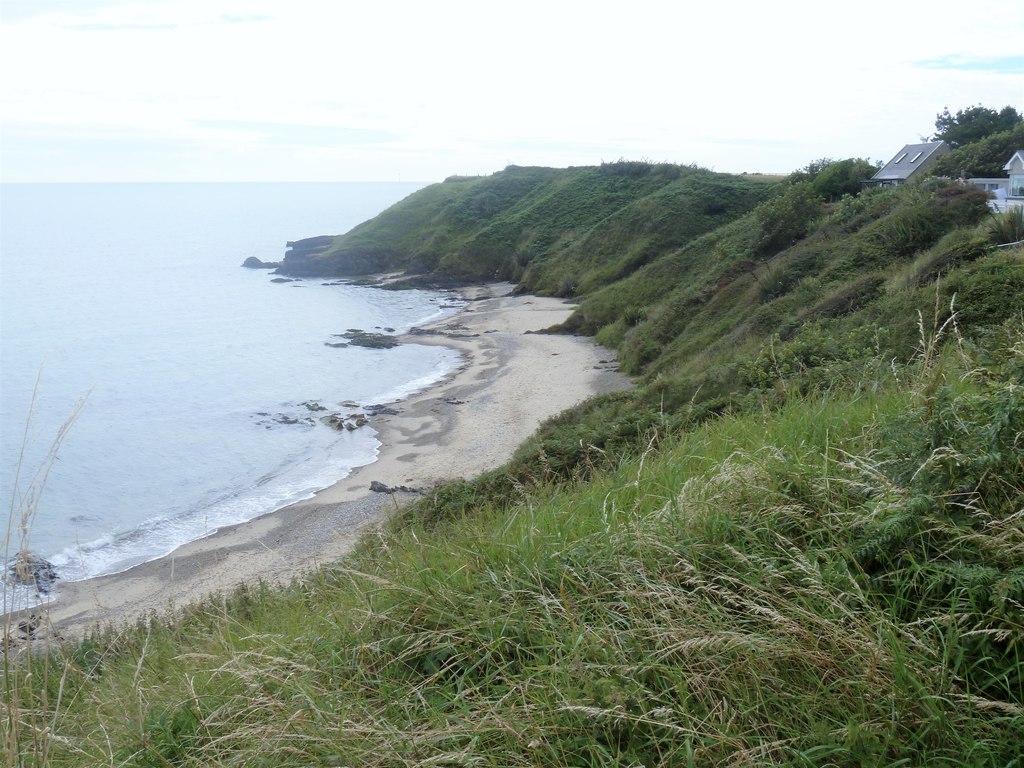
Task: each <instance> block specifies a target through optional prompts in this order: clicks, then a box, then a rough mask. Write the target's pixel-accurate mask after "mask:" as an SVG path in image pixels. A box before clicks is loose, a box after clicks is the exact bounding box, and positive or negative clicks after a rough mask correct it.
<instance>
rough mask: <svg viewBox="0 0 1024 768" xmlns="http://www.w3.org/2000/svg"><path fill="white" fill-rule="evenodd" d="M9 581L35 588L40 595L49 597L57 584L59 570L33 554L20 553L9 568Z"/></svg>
mask: <svg viewBox="0 0 1024 768" xmlns="http://www.w3.org/2000/svg"><path fill="white" fill-rule="evenodd" d="M7 579H8V581H9V582H10V583H12V584H18V585H22V586H27V587H34V588H35V590H36V592H38V593H39V594H41V595H48V594H50V590H52V589H53V585H54V584H55V583H56V582H57V568H56V567H55V566H54V565H53V563H51V562H50V561H49V560H44V559H43V558H41V557H38V556H37V555H33V554H32V553H31V552H19V553H18V554H17V555H16V556H15V557H14V560H13V561H12V562H11V563H10V564H9V565H8V566H7Z"/></svg>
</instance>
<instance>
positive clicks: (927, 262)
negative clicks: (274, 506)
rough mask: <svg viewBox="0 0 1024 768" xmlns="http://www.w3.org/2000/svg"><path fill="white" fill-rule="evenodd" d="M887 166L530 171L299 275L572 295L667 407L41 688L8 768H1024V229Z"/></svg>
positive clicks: (344, 239)
mask: <svg viewBox="0 0 1024 768" xmlns="http://www.w3.org/2000/svg"><path fill="white" fill-rule="evenodd" d="M863 165H864V163H863V161H857V160H850V161H843V162H842V163H821V164H817V165H816V166H815V167H814V168H810V167H809V169H808V170H807V171H805V172H801V173H798V174H794V175H793V176H792V177H789V178H787V179H784V180H767V179H759V178H756V177H731V176H726V175H723V174H714V173H710V172H708V171H703V170H700V169H695V168H689V167H676V166H665V165H650V164H646V163H625V162H622V163H613V164H607V165H605V166H601V167H599V168H580V169H568V170H552V169H533V168H530V169H526V168H509V169H506V170H505V171H502V172H500V173H498V174H495V175H494V176H492V177H487V178H479V179H477V178H474V179H450V180H449V181H447V182H445V183H443V184H438V185H434V186H432V187H428V188H426V189H424V190H421V191H420V192H417V193H415V194H414V195H412V196H410V197H409V198H407V199H406V200H405V201H403V202H401V203H399V204H398V205H396V206H394V207H393V208H391V209H389V210H388V211H386V212H384V213H383V214H381V215H380V216H378V217H377V218H376V219H374V220H372V221H370V222H367V223H365V224H363V225H361V226H360V227H357V228H356V229H354V230H352V232H350V233H348V234H347V235H344V236H340V237H337V238H324V239H322V240H319V241H317V242H316V243H312V244H306V246H303V245H301V244H300V245H299V246H298V247H297V248H293V250H292V252H291V254H289V256H288V257H287V258H286V259H285V262H284V265H283V267H282V268H283V270H284V271H286V272H288V273H290V274H319V275H332V276H336V275H343V274H344V275H359V274H367V273H371V272H377V271H381V270H394V271H405V272H406V274H407V275H408V276H409V277H410V278H415V279H420V280H434V281H441V280H444V281H472V280H488V279H492V278H494V277H501V278H507V279H512V280H514V281H516V282H517V283H518V284H519V285H520V287H521V288H522V290H524V291H532V292H538V293H546V294H552V295H559V296H572V297H574V298H575V299H576V300H577V301H578V307H577V309H576V310H575V312H574V314H573V315H572V317H571V318H570V320H569V321H568V322H567V323H566V324H565V325H564V327H562V328H560V329H554V330H560V331H563V332H573V333H586V334H594V335H596V337H597V339H598V340H600V341H601V342H602V343H603V344H605V345H607V346H609V347H613V348H615V349H617V350H618V351H619V354H620V358H621V360H622V364H623V366H624V367H625V368H626V370H628V371H629V372H630V373H632V374H634V375H635V376H636V377H637V382H638V383H637V386H636V388H635V389H634V390H632V391H629V392H624V393H616V394H612V395H606V396H601V397H597V398H594V399H591V400H589V401H586V402H585V403H583V404H582V405H580V406H578V407H577V408H575V409H571V410H570V411H567V412H565V413H563V414H562V415H561V416H559V417H557V418H555V419H553V420H551V421H549V422H547V423H546V424H544V425H543V427H542V428H541V429H540V430H539V431H538V432H537V433H536V434H535V435H534V436H533V437H532V438H531V439H530V440H529V441H527V443H526V444H524V445H523V446H522V448H521V449H520V450H519V452H518V453H517V454H516V456H515V457H514V459H513V460H512V461H511V462H510V463H509V464H507V465H506V466H504V467H500V468H496V469H494V470H492V471H490V472H487V473H485V474H484V475H481V476H480V477H478V478H476V479H474V480H469V481H460V482H456V483H450V484H448V485H444V486H440V487H438V488H436V489H434V491H433V492H432V493H431V494H430V495H429V497H428V498H426V499H424V500H423V501H422V502H420V503H418V504H417V505H414V506H410V507H407V508H404V509H403V510H402V511H401V513H400V514H397V515H396V516H395V517H394V519H393V520H392V521H391V523H390V524H389V525H388V526H387V527H386V528H385V529H384V530H381V531H380V532H379V533H378V534H376V535H373V536H371V537H369V538H367V539H365V540H364V541H363V543H362V544H361V545H360V547H359V548H358V550H357V551H356V552H355V553H354V554H353V555H352V556H351V557H350V558H348V559H346V560H345V561H343V562H340V563H337V564H335V565H332V566H330V567H325V568H323V569H322V570H320V571H319V572H317V573H315V574H311V576H310V577H309V578H308V579H307V580H305V581H304V582H303V583H296V584H295V585H294V586H292V587H291V588H289V589H283V590H282V589H270V588H260V587H256V588H247V589H242V590H239V591H237V592H235V593H233V594H229V595H224V596H222V597H221V598H220V599H218V600H211V601H209V602H207V603H204V604H200V605H196V606H192V607H191V608H189V609H188V610H187V611H186V612H185V613H184V614H183V615H181V616H173V617H152V619H151V620H146V621H141V622H139V624H138V625H137V626H135V627H131V628H128V629H127V630H118V631H115V630H114V629H110V628H108V629H102V628H100V629H98V630H97V632H96V633H95V634H94V635H93V636H92V637H90V638H89V639H88V640H86V641H85V642H82V643H80V644H77V645H74V646H72V647H62V648H56V649H54V650H53V651H52V652H50V653H47V654H43V653H36V654H34V655H33V656H32V657H31V658H29V659H27V660H26V662H25V663H24V664H22V665H21V666H19V667H18V668H17V669H13V668H8V669H7V670H6V673H5V686H6V688H5V699H4V707H5V709H4V712H3V718H2V723H0V728H2V735H3V738H4V740H5V746H6V747H7V748H8V750H9V751H8V754H9V755H12V756H16V757H12V758H11V759H10V760H9V761H8V764H11V765H51V764H52V765H63V764H76V765H112V766H113V765H117V766H165V765H182V766H188V765H195V766H198V765H211V764H216V765H262V766H299V765H336V766H341V765H352V766H356V765H359V766H364V765H365V766H369V765H378V766H414V765H415V766H420V765H423V766H425V765H493V766H519V765H522V766H527V765H529V766H533V765H552V766H577V765H587V766H613V765H614V766H639V765H644V766H677V765H680V766H683V765H766V764H772V765H793V766H812V765H815V766H816V765H834V766H897V765H901V766H902V765H949V766H961V765H974V766H1020V765H1022V762H1021V760H1022V758H1021V755H1022V754H1024V736H1022V734H1024V390H1022V384H1021V382H1022V381H1024V250H1022V248H1021V246H1020V244H1019V243H1018V244H1017V245H1016V246H1011V247H1008V248H1001V247H995V246H997V245H999V244H1001V243H1002V242H1004V241H1008V240H1012V239H1013V238H1016V239H1017V240H1020V239H1021V237H1020V234H1021V233H1020V230H1021V229H1022V228H1024V227H1021V222H1020V221H1018V220H1015V219H1013V218H1008V217H1004V218H999V219H996V218H993V217H992V215H991V214H990V213H989V212H988V209H987V206H986V201H985V196H984V195H983V194H982V193H980V192H979V191H977V190H975V189H973V188H971V187H968V186H964V185H961V184H957V183H955V182H952V181H950V180H947V179H940V178H931V179H927V180H925V181H924V182H921V183H918V184H913V185H908V186H903V187H899V188H890V189H880V190H871V191H866V192H861V193H859V194H854V193H856V192H857V191H858V188H857V186H856V176H857V174H858V172H859V170H858V169H862V168H863ZM300 242H301V241H300ZM307 246H308V247H307Z"/></svg>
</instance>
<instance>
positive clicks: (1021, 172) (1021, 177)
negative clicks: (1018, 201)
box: [1003, 149, 1024, 199]
mask: <svg viewBox="0 0 1024 768" xmlns="http://www.w3.org/2000/svg"><path fill="white" fill-rule="evenodd" d="M1003 170H1004V171H1006V173H1007V175H1009V177H1010V185H1009V190H1008V191H1007V197H1009V198H1011V199H1012V198H1015V197H1019V198H1024V149H1018V150H1017V151H1016V152H1014V153H1013V157H1011V158H1010V160H1009V162H1007V163H1006V165H1004V166H1003Z"/></svg>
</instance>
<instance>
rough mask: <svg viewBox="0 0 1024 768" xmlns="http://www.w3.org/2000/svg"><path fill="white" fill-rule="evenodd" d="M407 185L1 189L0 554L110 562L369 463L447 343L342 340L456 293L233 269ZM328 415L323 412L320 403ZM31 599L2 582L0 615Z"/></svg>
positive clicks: (433, 307) (262, 508) (127, 562)
mask: <svg viewBox="0 0 1024 768" xmlns="http://www.w3.org/2000/svg"><path fill="white" fill-rule="evenodd" d="M422 186H423V184H416V183H275V184H270V183H268V184H253V183H239V184H228V183H223V184H183V183H174V184H171V183H168V184H128V183H122V184H2V185H0V449H2V451H0V500H2V503H3V504H4V505H5V506H6V507H7V510H6V512H7V514H6V518H7V521H6V533H5V536H4V549H3V554H4V558H5V559H6V560H8V561H9V560H10V558H12V557H13V556H14V554H15V553H16V552H18V551H19V550H21V549H23V548H24V549H27V550H28V551H30V552H31V553H33V554H34V555H35V556H37V557H41V558H43V559H45V560H47V561H49V562H50V563H52V564H53V565H54V567H55V568H56V571H57V574H58V576H59V578H60V579H62V580H68V581H76V580H81V579H87V578H90V577H94V576H100V575H104V574H110V573H116V572H120V571H123V570H126V569H128V568H130V567H132V566H134V565H137V564H139V563H142V562H145V561H148V560H152V559H155V558H158V557H161V556H163V555H165V554H168V553H169V552H171V551H173V550H174V549H175V548H177V547H178V546H180V545H182V544H184V543H187V542H189V541H192V540H195V539H197V538H201V537H204V536H207V535H209V534H211V533H213V532H214V531H216V530H217V529H219V528H222V527H224V526H228V525H232V524H235V523H239V522H243V521H246V520H250V519H252V518H255V517H257V516H260V515H263V514H266V513H268V512H271V511H274V510H276V509H279V508H281V507H282V506H285V505H288V504H290V503H293V502H296V501H299V500H301V499H305V498H309V497H310V496H311V495H312V494H313V493H314V492H316V491H317V490H320V489H322V488H325V487H326V486H328V485H330V484H332V483H334V482H336V481H338V480H340V479H342V478H344V477H345V476H346V475H347V474H348V473H349V472H351V471H352V469H353V468H355V467H358V466H362V465H366V464H369V463H372V462H373V461H374V460H375V458H376V456H377V452H378V448H379V445H380V444H379V442H378V441H377V439H376V433H375V432H374V431H373V430H372V428H368V427H364V428H362V429H358V430H355V431H346V430H341V431H338V430H336V429H334V428H332V427H331V426H329V425H327V424H324V423H323V422H322V420H321V418H320V417H322V416H324V415H325V414H328V413H332V412H342V413H345V412H348V411H352V410H359V408H358V407H354V406H352V405H348V406H343V405H342V404H343V403H349V404H357V405H358V406H359V407H364V406H367V405H377V404H388V403H394V402H396V401H400V400H401V399H402V398H404V397H407V396H408V395H410V394H411V393H413V392H415V391H418V390H421V389H423V388H426V387H429V386H430V385H431V384H433V383H435V382H437V381H438V380H440V379H441V378H443V377H444V376H445V375H446V374H448V373H449V372H450V371H452V370H453V369H454V368H455V367H456V366H457V365H458V364H459V362H460V359H459V357H458V354H457V353H456V352H455V351H453V350H450V349H447V348H444V347H437V346H427V345H420V344H401V345H399V346H396V347H393V348H390V349H368V348H365V347H358V346H339V344H341V343H344V339H343V338H342V337H341V336H340V335H339V334H344V333H345V332H346V331H348V330H350V329H359V330H365V331H373V332H378V333H401V332H403V331H406V330H408V329H409V328H410V327H412V326H416V325H419V324H422V323H426V322H429V321H432V320H438V319H441V318H443V317H445V316H446V315H451V314H454V313H456V312H457V311H458V309H459V307H460V300H459V297H458V296H457V295H454V294H449V293H443V292H430V291H422V290H413V291H388V290H382V289H379V288H372V287H365V286H356V285H351V284H344V283H339V282H338V281H329V280H312V279H306V280H297V281H293V282H275V281H274V277H275V276H274V275H273V274H271V273H270V272H269V271H267V270H252V269H245V268H242V267H241V263H242V261H243V260H244V259H246V258H247V257H250V256H255V257H256V258H258V259H261V260H263V261H279V260H280V259H281V258H282V257H283V255H284V252H285V244H286V242H287V241H289V240H296V239H300V238H303V237H309V236H314V235H322V234H337V233H341V232H345V231H347V230H349V229H350V228H352V227H353V226H355V225H356V224H358V223H360V222H362V221H365V220H367V219H370V218H372V217H374V216H376V215H377V214H378V213H380V212H381V211H382V210H384V209H385V208H387V207H388V206H390V205H391V204H393V203H395V202H397V201H399V200H401V199H402V198H404V197H406V196H407V195H409V194H411V193H412V192H414V191H415V190H417V189H419V188H420V187H422ZM321 409H323V410H321ZM44 599H46V596H45V595H39V594H36V592H35V590H27V589H24V588H20V589H14V588H12V587H11V586H10V584H8V585H7V587H6V588H5V595H4V606H5V607H6V608H7V609H10V608H12V607H21V606H24V605H25V604H28V603H32V602H39V601H41V600H44Z"/></svg>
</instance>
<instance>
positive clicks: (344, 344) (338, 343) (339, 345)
mask: <svg viewBox="0 0 1024 768" xmlns="http://www.w3.org/2000/svg"><path fill="white" fill-rule="evenodd" d="M324 346H325V347H333V348H334V349H341V348H343V347H347V346H348V342H347V341H325V342H324Z"/></svg>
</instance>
